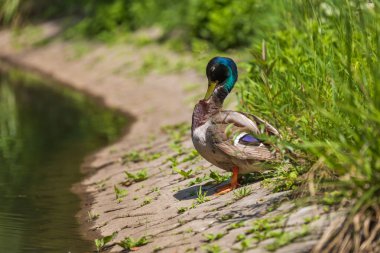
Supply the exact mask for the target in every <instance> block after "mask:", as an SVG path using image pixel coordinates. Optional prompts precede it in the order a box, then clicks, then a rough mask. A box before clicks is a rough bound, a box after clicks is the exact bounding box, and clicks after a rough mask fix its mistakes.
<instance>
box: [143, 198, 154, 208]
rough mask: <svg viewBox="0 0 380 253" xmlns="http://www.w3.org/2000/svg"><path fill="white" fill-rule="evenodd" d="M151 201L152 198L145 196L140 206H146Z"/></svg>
mask: <svg viewBox="0 0 380 253" xmlns="http://www.w3.org/2000/svg"><path fill="white" fill-rule="evenodd" d="M151 202H152V198H145V199H144V201H143V202H142V203H141V205H140V206H146V205H148V204H150V203H151Z"/></svg>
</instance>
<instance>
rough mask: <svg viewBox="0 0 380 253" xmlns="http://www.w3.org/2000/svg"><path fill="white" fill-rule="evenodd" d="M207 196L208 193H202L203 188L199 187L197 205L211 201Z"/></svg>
mask: <svg viewBox="0 0 380 253" xmlns="http://www.w3.org/2000/svg"><path fill="white" fill-rule="evenodd" d="M206 196H207V192H202V186H200V187H199V190H198V192H197V199H196V201H195V202H196V204H198V205H199V204H203V203H205V202H207V201H209V200H210V199H209V198H207V197H206Z"/></svg>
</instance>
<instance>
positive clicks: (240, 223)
mask: <svg viewBox="0 0 380 253" xmlns="http://www.w3.org/2000/svg"><path fill="white" fill-rule="evenodd" d="M244 226H245V222H244V221H239V222H236V223H232V224H231V225H230V226H229V227H228V228H227V230H233V229H237V228H242V227H244Z"/></svg>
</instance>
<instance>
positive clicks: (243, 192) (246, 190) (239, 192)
mask: <svg viewBox="0 0 380 253" xmlns="http://www.w3.org/2000/svg"><path fill="white" fill-rule="evenodd" d="M251 193H252V188H251V187H249V186H244V187H240V188H238V189H236V190H234V191H233V195H234V200H239V199H242V198H244V197H247V196H248V195H250V194H251Z"/></svg>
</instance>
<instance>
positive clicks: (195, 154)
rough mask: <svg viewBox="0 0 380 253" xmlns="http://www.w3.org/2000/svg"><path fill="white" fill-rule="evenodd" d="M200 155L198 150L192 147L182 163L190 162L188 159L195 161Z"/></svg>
mask: <svg viewBox="0 0 380 253" xmlns="http://www.w3.org/2000/svg"><path fill="white" fill-rule="evenodd" d="M198 157H199V153H198V151H196V150H195V149H191V151H190V152H189V154H188V155H187V156H186V157H185V158H183V160H182V161H181V163H185V162H188V161H194V160H196V159H197V158H198Z"/></svg>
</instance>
